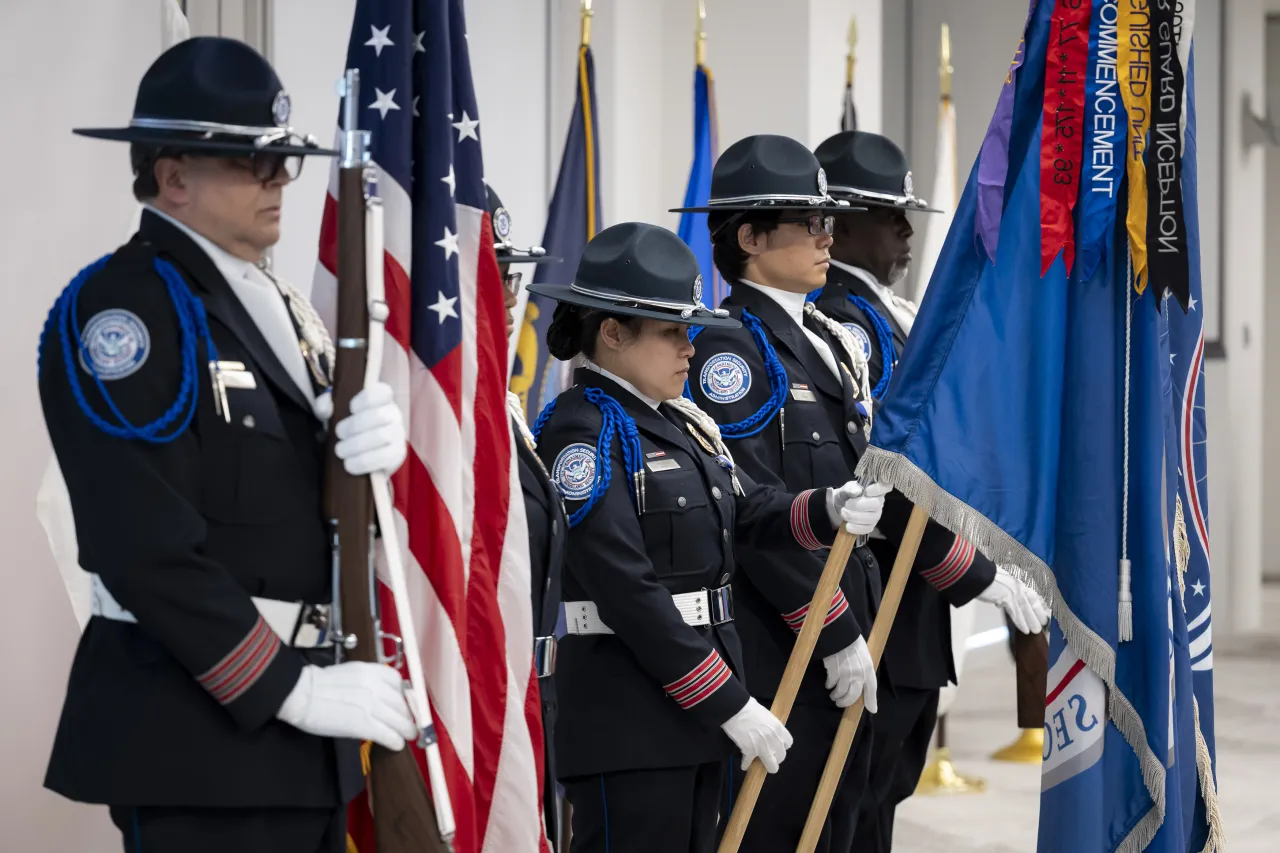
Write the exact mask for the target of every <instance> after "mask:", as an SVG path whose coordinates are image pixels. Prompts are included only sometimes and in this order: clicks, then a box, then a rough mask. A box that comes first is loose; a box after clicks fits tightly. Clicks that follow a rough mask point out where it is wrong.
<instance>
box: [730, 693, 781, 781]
mask: <svg viewBox="0 0 1280 853" xmlns="http://www.w3.org/2000/svg"><path fill="white" fill-rule="evenodd" d="M720 728H722V729H724V733H725V734H727V735H728V736H729V739H730V740H732V741H733V742H734V743H736V744H737V745H738V749H740V750H742V769H743V770H746V769H747V768H748V767H750V766H751V761H752V760H753V759H756V758H758V759H760V761H761V763H763V764H764V769H765V770H768V771H769V772H770V773H777V772H778V765H779V764H781V763H782V759H784V758H786V757H787V750H788V749H790V748H791V744H792V739H791V732H789V731H787V727H786V726H784V725H783V724H782V723H781V722H780V721H779V720H778V718H777V717H775V716H774V715H773V713H772V712H771V711H770V710H769V709H768V708H766V707H764V706H763V705H761V704H760V703H759V702H757V701H756V700H755V699H748V700H747V704H746V705H743V706H742V710H741V711H739V712H738V713H736V714H734V715H733V716H732V717H730V718H729V719H727V720H725V721H724V723H723V724H722V725H721V726H720Z"/></svg>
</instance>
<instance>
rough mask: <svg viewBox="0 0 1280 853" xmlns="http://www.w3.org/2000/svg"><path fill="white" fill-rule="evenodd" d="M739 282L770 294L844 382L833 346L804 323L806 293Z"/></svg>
mask: <svg viewBox="0 0 1280 853" xmlns="http://www.w3.org/2000/svg"><path fill="white" fill-rule="evenodd" d="M738 284H745V285H746V286H747V287H750V288H752V289H753V290H758V291H760V292H761V293H763V294H764V295H765V296H768V297H769V298H770V299H772V300H773V301H774V302H776V303H778V305H779V306H781V308H782V310H783V311H786V312H787V316H788V317H790V318H791V319H792V320H793V321H795V324H796V325H797V326H799V327H800V331H802V332H804V336H805V337H806V338H808V339H809V343H811V344H813V348H814V349H816V350H817V351H818V356H819V357H820V358H821V359H822V362H823V364H825V365H826V366H827V367H828V368H830V370H831V373H832V375H833V376H835V378H836V381H837V382H843V381H844V380H843V379H841V377H840V367H839V365H837V364H836V357H835V354H834V353H832V352H831V347H829V346H828V345H827V342H826V341H824V340H823V339H822V337H821V336H820V335H818V334H817V333H816V332H812V331H810V330H809V329H808V328H806V327H805V324H804V298H805V295H806V294H803V293H791V292H789V291H786V290H779V289H778V288H776V287H765V286H764V285H763V284H756V283H755V282H754V281H748V280H747V279H745V278H743V279H739V280H738Z"/></svg>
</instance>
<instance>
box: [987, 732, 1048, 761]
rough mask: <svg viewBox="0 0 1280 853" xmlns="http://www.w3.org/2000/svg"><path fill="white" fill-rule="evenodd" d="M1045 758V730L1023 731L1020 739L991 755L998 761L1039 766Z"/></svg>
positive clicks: (1019, 736)
mask: <svg viewBox="0 0 1280 853" xmlns="http://www.w3.org/2000/svg"><path fill="white" fill-rule="evenodd" d="M1043 756H1044V729H1042V728H1041V729H1023V730H1022V734H1020V735H1018V739H1017V740H1015V741H1014V742H1013V743H1011V744H1009V745H1008V746H1006V747H1002V748H1000V749H997V750H996V751H995V752H993V753H991V757H992V758H993V759H994V760H996V761H1012V762H1014V763H1016V764H1039V763H1040V762H1041V760H1042V758H1043Z"/></svg>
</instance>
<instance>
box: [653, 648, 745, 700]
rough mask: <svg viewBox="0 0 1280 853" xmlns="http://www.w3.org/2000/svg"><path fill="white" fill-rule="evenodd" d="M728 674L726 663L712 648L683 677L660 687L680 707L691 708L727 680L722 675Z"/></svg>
mask: <svg viewBox="0 0 1280 853" xmlns="http://www.w3.org/2000/svg"><path fill="white" fill-rule="evenodd" d="M728 674H729V666H728V664H726V663H725V662H724V659H723V658H721V657H720V653H719V652H717V651H715V650H714V649H713V650H712V651H711V654H709V655H707V657H706V659H705V660H703V661H702V663H700V664H698V665H697V666H695V667H694V668H693V669H692V670H690V671H689V672H688V673H687V674H686V675H685V676H684V677H683V678H679V679H677V680H675V681H673V682H671V683H670V684H666V685H663V688H662V689H663V690H665V691H667V695H668V696H670V697H671V698H672V699H674V700H676V703H677V704H679V705H680V707H681V708H691V707H693V706H694V705H696V704H698V702H701V701H702V700H703V699H705V698H707V696H709V695H710V693H714V692H715V690H716V689H718V688H719V687H720V686H722V685H723V684H724V683H725V682H726V681H728V678H726V677H722V676H725V675H728ZM713 684H714V685H715V687H714V688H712V689H711V691H710V693H708V692H707V688H708V687H710V686H711V685H713Z"/></svg>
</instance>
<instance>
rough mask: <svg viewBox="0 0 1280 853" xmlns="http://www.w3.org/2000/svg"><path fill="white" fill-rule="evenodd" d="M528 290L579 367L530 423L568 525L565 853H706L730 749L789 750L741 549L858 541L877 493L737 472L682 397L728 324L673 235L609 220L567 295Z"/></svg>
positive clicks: (555, 348)
mask: <svg viewBox="0 0 1280 853" xmlns="http://www.w3.org/2000/svg"><path fill="white" fill-rule="evenodd" d="M530 290H531V291H533V292H534V293H538V294H541V295H545V296H549V297H551V298H553V299H556V300H557V301H559V302H560V305H559V306H558V307H557V309H556V313H555V315H554V317H553V320H552V323H551V326H550V327H549V328H548V330H547V345H548V348H549V350H550V352H551V354H552V355H554V356H556V357H557V358H561V359H565V360H568V359H575V358H576V359H578V360H579V361H583V362H585V366H584V367H581V368H580V369H578V370H577V371H576V372H575V376H574V383H575V384H574V386H573V387H572V388H570V389H569V390H568V391H565V392H564V393H563V394H561V395H560V396H559V397H558V398H557V399H556V400H555V401H554V402H553V403H552V404H551V405H549V406H548V407H547V409H546V410H545V411H544V412H543V413H542V414H541V415H540V416H539V418H538V422H537V424H536V425H535V428H534V433H535V435H536V436H537V438H538V454H539V455H540V456H541V457H542V459H543V461H544V462H545V463H546V465H547V466H548V468H549V469H550V470H551V477H552V480H553V481H554V482H555V484H556V486H557V488H558V489H559V490H560V492H561V494H562V496H563V497H564V499H565V501H566V508H567V511H568V513H569V525H570V532H569V543H568V558H567V562H566V567H567V572H566V574H565V577H564V596H565V616H566V621H567V635H566V637H565V638H564V641H563V644H562V647H561V650H560V656H559V665H558V670H557V676H556V687H557V693H558V696H559V700H560V721H559V725H558V727H557V731H556V759H557V762H558V764H559V772H560V779H561V781H562V782H563V783H564V787H565V793H566V797H567V798H568V800H569V801H570V803H571V804H572V805H573V842H572V847H571V849H572V850H573V851H574V853H594V851H601V853H604V851H608V853H625V851H645V853H649V851H657V850H661V851H664V853H665V851H672V853H679V851H690V853H701V851H711V850H713V849H714V843H715V831H716V819H717V813H718V802H717V801H718V797H719V794H720V791H721V785H722V782H723V779H724V773H723V770H724V767H725V760H726V759H728V758H729V757H731V756H732V755H733V753H734V750H733V746H735V745H736V747H737V749H738V750H739V751H740V752H741V753H742V756H743V765H744V766H745V765H747V764H749V763H750V761H751V760H752V759H755V758H759V759H760V760H761V761H762V762H763V763H764V765H765V767H766V769H767V770H769V771H770V772H776V771H777V769H778V764H779V763H780V762H781V761H782V760H783V758H784V757H785V755H786V751H787V749H788V748H789V747H790V745H791V736H790V734H789V733H788V732H787V731H786V729H785V727H784V726H783V725H782V724H781V723H780V722H779V721H778V720H777V719H776V718H775V717H774V716H773V715H772V714H771V713H770V712H769V711H768V710H767V709H765V708H764V707H763V706H762V705H760V704H759V703H758V702H756V701H755V700H754V699H752V698H751V697H750V696H749V695H748V693H747V691H746V688H745V687H744V686H743V683H742V667H741V659H742V650H741V646H740V643H739V641H738V635H737V632H736V631H735V629H734V625H733V606H732V592H731V588H730V581H731V580H732V577H733V572H734V565H735V559H734V545H735V542H741V543H750V544H751V545H752V546H754V547H759V548H774V549H779V550H790V551H794V552H796V553H799V552H801V551H804V550H818V549H820V548H823V547H825V546H826V545H829V544H830V542H831V541H832V539H833V538H834V533H835V530H836V526H837V525H838V524H840V523H841V521H842V520H843V521H844V522H845V523H846V524H847V525H848V527H849V529H850V531H851V532H853V533H855V534H865V533H869V532H870V530H871V529H872V528H873V527H874V526H875V523H876V521H877V520H878V519H879V516H880V508H881V506H882V505H883V498H881V497H867V496H863V494H862V488H861V486H860V485H859V484H858V483H856V482H850V483H846V484H845V485H844V486H842V487H841V488H840V489H837V490H831V489H824V490H821V491H816V490H809V491H805V492H802V493H800V494H799V495H794V496H793V495H790V494H785V493H783V492H780V491H777V490H775V489H772V488H769V487H765V486H758V485H757V484H756V483H755V482H754V481H753V480H752V479H751V478H750V477H748V476H746V475H745V474H744V473H742V472H741V471H739V470H737V469H736V468H735V467H734V463H733V460H732V457H731V455H730V454H729V451H728V450H727V448H726V447H725V445H724V443H723V442H722V441H721V440H720V435H719V431H718V430H717V429H716V427H715V424H714V422H712V421H711V419H710V418H708V417H707V416H706V415H705V414H703V413H702V412H701V411H700V410H699V409H698V408H697V407H696V406H694V405H693V404H692V403H691V402H689V401H687V400H684V399H682V398H681V396H680V395H681V392H682V390H683V388H684V384H685V381H686V379H687V377H688V368H689V360H690V358H691V357H692V356H693V352H694V348H693V345H692V344H691V343H690V342H689V339H688V335H687V332H688V328H689V326H690V325H700V326H735V325H737V323H738V321H737V320H734V319H731V318H730V317H728V316H727V314H726V313H725V312H723V311H712V310H709V309H706V308H704V307H703V306H702V304H701V297H702V292H701V291H702V278H701V276H700V275H699V271H698V263H697V260H696V259H695V258H694V255H693V253H692V252H691V251H690V250H689V248H688V247H687V246H685V244H684V243H683V242H682V241H681V240H680V239H679V238H678V237H676V235H675V234H672V233H671V232H670V231H667V230H665V229H663V228H659V227H657V226H653V225H644V224H640V223H624V224H621V225H615V226H613V227H611V228H607V229H605V230H604V231H602V232H600V233H599V234H598V235H597V236H596V237H595V238H594V239H593V240H592V241H591V242H590V243H589V244H588V245H587V248H586V250H585V251H584V253H583V257H582V261H581V263H580V265H579V267H578V271H577V275H576V277H575V280H574V282H573V284H571V285H563V286H553V285H530ZM726 735H727V737H726Z"/></svg>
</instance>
